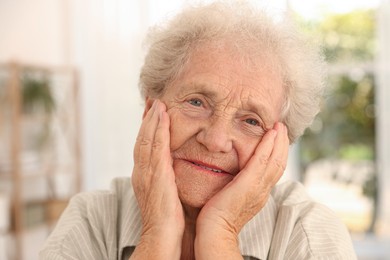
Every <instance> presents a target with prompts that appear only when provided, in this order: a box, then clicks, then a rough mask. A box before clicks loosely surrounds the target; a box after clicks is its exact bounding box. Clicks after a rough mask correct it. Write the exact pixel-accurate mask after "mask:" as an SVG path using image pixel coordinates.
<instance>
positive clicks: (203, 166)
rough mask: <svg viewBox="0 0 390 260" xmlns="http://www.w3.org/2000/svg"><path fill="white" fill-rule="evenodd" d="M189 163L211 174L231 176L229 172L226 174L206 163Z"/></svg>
mask: <svg viewBox="0 0 390 260" xmlns="http://www.w3.org/2000/svg"><path fill="white" fill-rule="evenodd" d="M187 162H189V163H191V164H192V165H194V166H195V167H197V168H201V169H203V170H206V171H210V172H211V173H216V174H229V175H231V174H230V173H229V172H226V171H224V170H223V169H221V168H219V167H218V166H215V165H210V164H206V163H203V162H198V161H187Z"/></svg>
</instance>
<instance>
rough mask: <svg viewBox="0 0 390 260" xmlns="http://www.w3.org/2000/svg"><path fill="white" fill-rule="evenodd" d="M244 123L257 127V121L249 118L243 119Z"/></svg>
mask: <svg viewBox="0 0 390 260" xmlns="http://www.w3.org/2000/svg"><path fill="white" fill-rule="evenodd" d="M245 122H246V123H248V124H250V125H254V126H256V125H259V121H257V120H256V119H252V118H249V119H245Z"/></svg>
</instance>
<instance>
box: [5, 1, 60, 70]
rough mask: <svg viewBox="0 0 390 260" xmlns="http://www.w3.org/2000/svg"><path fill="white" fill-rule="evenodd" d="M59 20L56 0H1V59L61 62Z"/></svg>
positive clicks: (58, 5) (46, 62) (38, 62)
mask: <svg viewBox="0 0 390 260" xmlns="http://www.w3.org/2000/svg"><path fill="white" fill-rule="evenodd" d="M62 21H63V12H61V1H59V0H35V1H30V0H18V1H15V0H1V1H0V61H1V62H5V61H9V60H11V59H12V60H18V61H23V62H27V63H34V64H35V63H36V64H47V65H60V64H63V63H64V59H65V57H64V47H65V46H64V39H63V37H64V33H63V24H62Z"/></svg>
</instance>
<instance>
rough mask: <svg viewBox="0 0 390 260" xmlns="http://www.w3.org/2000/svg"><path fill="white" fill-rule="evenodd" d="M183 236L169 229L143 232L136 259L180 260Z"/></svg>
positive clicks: (135, 253) (135, 255) (136, 250)
mask: <svg viewBox="0 0 390 260" xmlns="http://www.w3.org/2000/svg"><path fill="white" fill-rule="evenodd" d="M182 236H183V234H182V233H181V234H180V232H177V231H173V230H169V229H167V228H153V229H146V230H143V232H142V234H141V238H140V241H139V243H138V244H137V246H136V249H135V251H134V253H133V255H134V259H180V255H181V243H182ZM132 259H133V258H132Z"/></svg>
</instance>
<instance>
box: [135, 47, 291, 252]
mask: <svg viewBox="0 0 390 260" xmlns="http://www.w3.org/2000/svg"><path fill="white" fill-rule="evenodd" d="M208 47H210V46H208ZM211 47H212V46H211ZM209 49H210V48H200V49H199V50H198V51H197V52H195V53H194V54H193V56H192V59H191V61H190V63H189V65H188V66H187V67H186V69H185V70H184V72H183V73H182V75H181V76H180V77H179V78H178V79H177V80H175V81H174V82H172V84H170V85H169V86H167V88H166V91H165V92H164V94H163V95H162V96H161V97H159V99H155V98H151V97H148V98H147V100H146V108H145V113H144V119H143V123H142V126H141V128H140V131H139V135H138V138H137V142H136V145H135V148H134V170H133V178H132V181H133V186H134V191H135V194H136V197H137V200H138V204H139V207H140V210H141V214H142V219H143V232H142V235H141V241H140V243H139V245H138V246H137V248H136V250H135V252H134V254H133V255H132V258H140V259H142V258H143V259H146V258H148V259H151V258H160V259H179V258H180V257H181V258H182V259H193V258H194V257H196V258H197V259H215V258H217V259H218V258H223V259H226V258H224V256H229V259H232V258H241V256H240V252H239V249H238V233H239V232H240V230H241V229H242V227H243V226H244V225H245V224H246V223H247V222H248V221H249V220H250V219H251V218H252V217H253V216H254V215H256V214H257V213H258V212H259V211H260V210H261V209H262V208H263V207H264V205H265V204H266V202H267V200H268V196H269V194H270V191H271V189H272V187H273V186H274V185H275V184H276V183H277V181H278V180H279V179H280V177H281V176H282V174H283V172H284V169H285V165H286V161H287V156H288V147H289V140H288V136H287V129H286V127H285V126H284V125H283V124H281V123H278V122H279V121H280V113H281V107H282V104H283V100H284V92H283V91H284V90H283V86H282V80H281V76H280V73H279V72H278V70H276V69H274V68H271V67H269V66H267V64H266V62H263V61H262V60H261V59H257V60H255V61H254V63H253V64H255V65H256V66H251V67H250V68H248V66H243V64H241V63H240V62H238V61H237V59H236V56H235V55H234V54H235V53H234V51H232V49H231V48H229V46H227V45H225V46H224V48H220V49H219V50H218V51H214V52H209ZM195 234H196V236H195ZM215 241H218V247H215V246H214V245H215V243H214V242H215Z"/></svg>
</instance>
